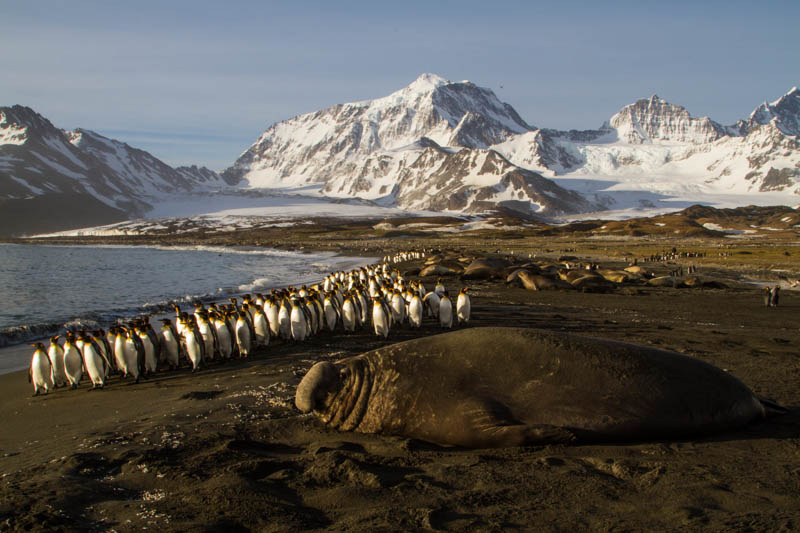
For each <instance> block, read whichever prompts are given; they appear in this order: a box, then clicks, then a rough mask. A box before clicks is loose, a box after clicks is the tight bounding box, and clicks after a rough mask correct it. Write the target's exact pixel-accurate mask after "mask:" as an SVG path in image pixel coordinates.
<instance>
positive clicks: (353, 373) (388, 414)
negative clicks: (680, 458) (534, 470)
mask: <svg viewBox="0 0 800 533" xmlns="http://www.w3.org/2000/svg"><path fill="white" fill-rule="evenodd" d="M295 404H296V405H297V407H298V409H300V410H301V411H303V412H310V411H313V412H314V414H315V415H316V416H317V417H318V418H319V419H320V420H321V421H322V422H323V423H325V424H327V425H329V426H331V427H334V428H338V429H340V430H346V431H359V432H362V433H382V434H388V435H400V436H405V437H409V438H417V439H421V440H425V441H429V442H434V443H438V444H450V445H457V446H464V447H469V448H487V447H503V446H521V445H535V444H548V443H571V442H581V443H585V442H615V441H631V440H634V441H642V440H652V439H658V438H678V437H686V436H697V435H708V434H712V433H718V432H721V431H725V430H729V429H733V428H738V427H741V426H744V425H746V424H748V423H750V422H752V421H754V420H758V419H760V418H763V417H764V416H765V409H764V406H763V405H762V404H761V402H760V401H759V400H758V399H757V398H756V397H755V396H754V395H753V393H752V392H750V390H749V389H748V388H747V387H746V386H745V385H744V384H743V383H742V382H740V381H739V380H738V379H736V378H735V377H733V376H731V375H729V374H727V373H725V372H724V371H722V370H720V369H719V368H717V367H714V366H712V365H710V364H708V363H705V362H703V361H700V360H697V359H693V358H691V357H687V356H684V355H681V354H678V353H674V352H667V351H663V350H656V349H652V348H646V347H643V346H636V345H633V344H627V343H622V342H615V341H609V340H601V339H594V338H589V337H579V336H575V335H567V334H562V333H551V332H544V331H538V330H532V329H522V328H470V329H466V330H461V331H457V332H453V333H445V334H443V335H436V336H433V337H425V338H420V339H415V340H412V341H408V342H403V343H399V344H394V345H392V346H386V347H384V348H380V349H378V350H374V351H372V352H367V353H364V354H361V355H358V356H356V357H351V358H348V359H344V360H342V361H340V362H338V363H335V364H333V363H329V362H320V363H317V364H315V365H314V366H313V367H312V368H311V369H310V370H309V371H308V373H307V374H306V376H305V377H304V378H303V380H302V381H301V383H300V385H298V387H297V394H296V396H295Z"/></svg>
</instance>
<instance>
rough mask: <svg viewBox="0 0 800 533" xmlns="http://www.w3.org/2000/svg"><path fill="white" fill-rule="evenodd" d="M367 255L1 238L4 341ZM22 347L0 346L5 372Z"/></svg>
mask: <svg viewBox="0 0 800 533" xmlns="http://www.w3.org/2000/svg"><path fill="white" fill-rule="evenodd" d="M369 262H370V259H366V258H354V257H343V256H337V255H335V254H333V253H311V254H303V253H297V252H287V251H280V250H268V249H262V248H222V247H219V248H212V247H202V246H197V247H183V248H174V247H140V246H52V245H16V244H0V348H3V347H13V346H19V345H21V344H24V343H28V342H33V341H36V340H39V339H42V338H46V337H49V336H51V335H55V334H60V333H63V332H64V331H65V330H66V329H67V328H74V329H78V328H81V327H85V328H87V329H94V328H98V327H102V328H104V329H105V328H107V327H108V326H109V325H111V324H114V323H115V322H116V321H117V320H119V319H126V318H129V317H132V316H136V315H139V314H142V313H161V312H167V311H170V310H171V309H172V307H171V306H172V304H177V305H180V306H181V307H183V308H187V309H188V308H191V303H192V302H194V301H196V300H201V301H204V302H210V301H215V300H221V299H225V298H228V297H229V296H238V295H241V294H246V293H252V292H268V291H269V289H270V288H273V287H285V286H287V285H301V284H310V283H314V282H317V281H319V280H321V279H322V278H323V277H324V276H325V275H326V274H327V273H329V272H332V271H336V270H342V269H349V268H352V267H354V266H356V265H361V264H366V263H369ZM19 351H20V350H19V349H17V350H0V373H4V372H8V371H11V370H16V369H19V368H21V367H20V365H19V363H18V362H17V361H16V359H17V358H18V357H19V356H18V355H15V356H11V355H9V354H10V353H12V352H13V353H19ZM26 351H29V350H26ZM9 358H13V359H15V361H11V360H9ZM25 366H27V360H25V361H23V363H22V367H25Z"/></svg>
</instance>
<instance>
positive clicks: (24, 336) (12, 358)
mask: <svg viewBox="0 0 800 533" xmlns="http://www.w3.org/2000/svg"><path fill="white" fill-rule="evenodd" d="M39 245H50V246H85V247H96V246H124V247H133V246H142V247H148V248H152V249H163V248H165V247H163V246H161V245H153V244H141V245H120V244H111V245H109V244H99V243H92V244H77V243H70V244H53V243H39ZM182 246H184V248H182V249H185V250H188V251H193V250H194V249H198V250H199V251H211V252H214V251H217V249H218V248H219V251H220V252H221V253H224V252H222V247H213V248H210V247H207V246H205V245H188V246H187V245H182ZM167 248H168V247H167ZM225 248H228V249H234V248H238V246H233V245H232V246H227V247H225ZM247 249H258V250H264V251H266V250H270V249H269V248H259V247H247ZM277 251H279V252H287V251H288V252H291V253H295V254H297V255H298V256H301V255H311V254H332V255H330V256H329V257H326V258H325V260H326V262H327V261H330V262H331V263H332V264H331V265H329V266H330V267H331V269H332V271H337V270H350V269H352V268H355V267H357V266H360V265H366V264H371V263H372V262H374V261H376V260H379V259H380V258H376V257H367V256H362V257H358V256H352V255H347V254H338V253H332V252H331V251H312V250H306V251H303V252H299V251H297V252H296V251H290V250H277ZM327 273H328V272H326V273H325V274H324V275H327ZM324 275H323V274H320V275H319V277H318V278H317V277H314V278H313V279H312V277H307V278H301V279H299V280H297V282H296V283H297V284H314V283H318V282H319V281H321V279H322V277H324ZM293 283H294V282H293ZM273 287H275V288H282V287H283V286H282V285H281V284H269V285H265V286H264V287H263V288H261V287H260V288H259V289H258V291H256V292H268V291H269V290H270V289H271V288H273ZM239 288H241V287H239ZM239 288H237V289H236V290H233V291H232V292H230V293H226V294H223V295H214V296H208V297H198V298H197V299H198V300H200V301H203V302H204V303H211V302H217V303H219V302H225V303H227V297H228V296H233V295H236V296H241V295H242V294H247V293H252V292H254V290H250V291H247V290H238V289H239ZM176 303H178V304H179V305H180V306H181V307H183V308H185V307H187V306H188V305H189V303H188V302H183V303H180V302H176ZM144 309H145V308H144V307H142V308H140V310H139V311H138V312H132V313H131V314H126V315H123V316H120V317H118V318H117V319H115V320H112V321H109V322H107V323H100V324H99V327H102V328H103V329H108V327H109V325H113V324H114V323H117V322H118V321H120V320H126V319H130V318H132V317H135V316H139V315H141V314H142V312H143V311H144ZM149 314H150V315H151V317H152V320H155V321H157V320H158V319H160V318H164V317H167V318H172V317H173V315H174V312H173V311H172V310H171V309H160V310H156V311H153V310H151V311H150V313H149ZM74 320H76V318H75V317H73V318H72V319H70V320H69V321H68V323H69V322H72V321H74ZM152 320H151V321H152ZM56 324H57V323H56V322H54V323H52V324H50V323H48V324H24V325H18V326H10V327H9V328H7V329H6V331H12V330H16V329H21V332H20V337H21V338H20V339H19V340H17V341H9V342H8V343H7V344H5V345H0V375H2V374H6V373H8V372H14V371H18V370H24V369H26V368H27V365H28V364H29V362H28V361H29V360H30V354H31V353H32V348H30V347H29V346H28V344H29V343H35V342H44V343H45V344H47V342H48V340H49V337H50V336H51V335H56V334H58V335H61V334H63V332H64V331H66V330H67V329H75V328H67V327H65V326H64V325H63V324H62V325H56ZM51 325H52V328H50V329H48V330H47V332H45V333H40V332H39V330H40V329H42V328H44V327H49V326H51ZM22 328H33V329H34V332H31V333H26V332H25V330H24V329H22Z"/></svg>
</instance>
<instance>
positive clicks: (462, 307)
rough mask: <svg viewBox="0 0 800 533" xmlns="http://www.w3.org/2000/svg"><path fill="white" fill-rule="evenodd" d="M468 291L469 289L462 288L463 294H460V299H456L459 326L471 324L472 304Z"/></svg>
mask: <svg viewBox="0 0 800 533" xmlns="http://www.w3.org/2000/svg"><path fill="white" fill-rule="evenodd" d="M467 290H469V289H468V288H467V287H464V288H462V289H461V292H459V293H458V299H456V316H457V317H458V323H459V324H461V323H462V322H464V323H467V322H469V316H470V313H471V311H472V303H471V302H470V299H469V294H467Z"/></svg>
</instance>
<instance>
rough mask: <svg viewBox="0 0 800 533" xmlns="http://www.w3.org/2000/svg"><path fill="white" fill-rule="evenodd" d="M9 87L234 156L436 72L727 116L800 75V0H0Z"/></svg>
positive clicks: (199, 155) (593, 108) (133, 139)
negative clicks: (309, 119)
mask: <svg viewBox="0 0 800 533" xmlns="http://www.w3.org/2000/svg"><path fill="white" fill-rule="evenodd" d="M0 17H1V18H2V20H3V24H2V26H3V31H2V32H0V50H2V52H0V72H2V73H3V74H2V83H0V105H13V104H23V105H28V106H30V107H32V108H34V109H35V110H36V111H38V112H40V113H41V114H43V115H44V116H45V117H47V118H49V119H50V120H51V121H52V122H53V123H54V124H55V125H56V126H58V127H62V128H68V129H72V128H76V127H83V128H87V129H91V130H95V131H98V132H100V133H102V134H104V135H108V136H110V137H114V138H117V139H120V140H122V141H125V142H128V143H129V144H131V145H133V146H136V147H138V148H142V149H145V150H148V151H150V152H151V153H153V154H154V155H156V156H157V157H159V158H161V159H163V160H164V161H165V162H167V163H169V164H173V165H178V164H199V165H206V166H209V167H210V168H213V169H215V170H221V169H224V168H226V167H227V166H229V165H230V164H232V163H233V161H234V160H235V159H236V157H238V155H239V154H240V153H241V152H243V151H244V150H245V149H247V147H248V146H249V145H250V144H251V143H253V142H254V141H255V140H256V138H257V137H258V136H259V134H260V133H261V132H262V131H263V130H265V129H266V128H267V127H268V126H269V125H270V124H272V123H274V122H276V121H279V120H283V119H286V118H289V117H292V116H296V115H299V114H302V113H307V112H311V111H316V110H318V109H323V108H326V107H329V106H331V105H334V104H337V103H342V102H349V101H357V100H364V99H369V98H377V97H380V96H385V95H387V94H389V93H391V92H393V91H395V90H398V89H401V88H402V87H404V86H406V85H408V84H409V83H411V82H412V81H413V80H414V79H415V78H416V77H417V76H419V74H421V73H423V72H433V73H436V74H439V75H441V76H443V77H445V78H448V79H451V80H463V79H468V80H470V81H473V82H474V83H476V84H477V85H480V86H482V87H488V88H490V89H492V90H493V91H495V93H496V94H497V95H498V97H499V98H500V99H501V100H503V101H505V102H508V103H509V104H511V105H512V106H513V107H514V108H515V109H516V110H517V111H518V112H519V114H520V115H521V116H522V118H523V119H525V120H526V121H527V122H528V123H530V124H533V125H535V126H541V127H549V128H559V129H567V128H577V129H589V128H596V127H598V126H599V125H600V124H601V123H602V122H603V121H605V120H606V119H608V118H609V117H610V116H611V115H613V114H614V113H615V112H616V111H618V110H619V109H620V108H621V107H622V106H624V105H626V104H629V103H631V102H633V101H635V100H636V99H637V98H642V97H648V96H650V95H651V94H653V93H656V94H658V95H659V96H661V97H662V98H665V99H666V100H668V101H670V102H672V103H675V104H680V105H683V106H684V107H686V108H687V109H688V110H689V112H690V113H691V114H692V115H694V116H703V115H706V116H710V117H711V118H713V119H714V120H716V121H718V122H722V123H724V124H729V123H733V122H735V121H736V120H737V119H738V118H744V117H746V116H747V115H748V114H749V113H750V112H751V111H752V110H753V108H755V107H756V106H757V105H758V104H759V103H761V102H763V101H764V100H774V99H777V98H778V97H780V96H781V95H782V94H784V93H785V92H787V91H788V90H789V89H791V87H792V86H794V85H800V44H798V40H797V31H798V30H797V26H798V22H799V21H800V2H798V1H796V0H790V1H764V2H736V1H725V2H718V1H706V2H680V1H674V2H652V1H647V0H639V1H635V2H611V1H609V2H597V1H591V2H580V1H574V2H570V1H562V2H533V1H530V2H503V1H498V2H491V3H490V2H486V1H480V2H473V1H466V0H462V1H431V0H429V1H427V2H414V1H406V2H402V3H401V2H374V1H372V2H346V1H342V2H323V1H320V2H313V1H307V2H266V1H264V2H235V1H228V2H216V1H215V2H207V1H204V0H197V1H193V2H183V1H158V2H150V1H138V0H137V1H135V2H132V1H127V2H114V1H78V2H75V1H69V2H68V1H47V0H41V1H35V2H32V1H31V2H16V1H12V0H0Z"/></svg>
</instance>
